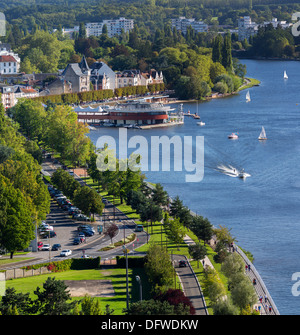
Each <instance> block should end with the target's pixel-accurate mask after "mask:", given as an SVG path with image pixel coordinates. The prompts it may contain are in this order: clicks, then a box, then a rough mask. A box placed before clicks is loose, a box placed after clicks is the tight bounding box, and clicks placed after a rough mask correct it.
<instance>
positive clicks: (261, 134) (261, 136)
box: [258, 127, 267, 141]
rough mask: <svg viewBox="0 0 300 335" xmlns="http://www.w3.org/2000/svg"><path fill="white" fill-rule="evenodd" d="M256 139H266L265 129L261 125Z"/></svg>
mask: <svg viewBox="0 0 300 335" xmlns="http://www.w3.org/2000/svg"><path fill="white" fill-rule="evenodd" d="M258 139H259V140H260V141H262V140H266V139H267V135H266V131H265V128H264V127H261V132H260V134H259V136H258Z"/></svg>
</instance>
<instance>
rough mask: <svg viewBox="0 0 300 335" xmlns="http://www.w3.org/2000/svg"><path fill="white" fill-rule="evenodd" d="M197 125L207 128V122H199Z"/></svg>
mask: <svg viewBox="0 0 300 335" xmlns="http://www.w3.org/2000/svg"><path fill="white" fill-rule="evenodd" d="M197 125H198V126H205V122H202V121H200V122H197Z"/></svg>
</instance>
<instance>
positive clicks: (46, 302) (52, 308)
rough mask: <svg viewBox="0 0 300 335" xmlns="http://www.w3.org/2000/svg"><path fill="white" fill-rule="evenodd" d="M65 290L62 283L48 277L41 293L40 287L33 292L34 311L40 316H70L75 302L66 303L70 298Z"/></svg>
mask: <svg viewBox="0 0 300 335" xmlns="http://www.w3.org/2000/svg"><path fill="white" fill-rule="evenodd" d="M67 289H68V286H67V285H66V284H65V283H64V281H62V280H56V279H55V277H53V278H51V277H48V278H47V280H46V281H45V282H44V283H43V291H42V289H41V288H40V287H37V288H36V290H35V291H34V294H35V295H36V296H37V299H36V300H35V308H36V311H37V312H38V313H39V314H41V315H70V314H71V311H72V309H73V308H74V306H75V304H76V302H75V301H73V302H70V303H68V302H67V301H68V300H69V299H70V298H71V295H70V292H69V291H68V290H67Z"/></svg>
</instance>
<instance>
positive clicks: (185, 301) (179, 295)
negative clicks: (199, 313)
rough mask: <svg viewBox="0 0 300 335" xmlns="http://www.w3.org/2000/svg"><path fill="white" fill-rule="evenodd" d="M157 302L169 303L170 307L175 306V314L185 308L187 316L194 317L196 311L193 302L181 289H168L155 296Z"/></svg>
mask: <svg viewBox="0 0 300 335" xmlns="http://www.w3.org/2000/svg"><path fill="white" fill-rule="evenodd" d="M155 300H159V301H162V302H164V301H167V302H168V303H169V304H170V305H173V306H174V309H175V314H177V315H179V313H176V311H177V310H178V309H180V308H181V307H183V310H185V311H186V313H187V314H190V315H194V314H195V313H196V310H195V308H194V306H193V304H192V302H191V300H190V299H189V298H188V297H186V296H185V294H184V293H183V292H182V291H181V290H179V289H172V288H170V289H168V290H167V291H166V292H163V293H159V294H158V295H156V296H155Z"/></svg>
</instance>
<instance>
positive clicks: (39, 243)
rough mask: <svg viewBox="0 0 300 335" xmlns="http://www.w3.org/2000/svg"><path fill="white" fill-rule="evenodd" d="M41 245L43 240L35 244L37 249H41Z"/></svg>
mask: <svg viewBox="0 0 300 335" xmlns="http://www.w3.org/2000/svg"><path fill="white" fill-rule="evenodd" d="M43 245H44V244H43V242H38V244H37V248H38V250H41V249H42V246H43Z"/></svg>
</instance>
